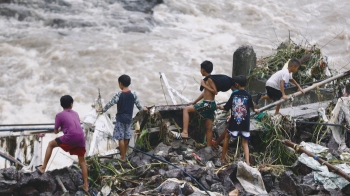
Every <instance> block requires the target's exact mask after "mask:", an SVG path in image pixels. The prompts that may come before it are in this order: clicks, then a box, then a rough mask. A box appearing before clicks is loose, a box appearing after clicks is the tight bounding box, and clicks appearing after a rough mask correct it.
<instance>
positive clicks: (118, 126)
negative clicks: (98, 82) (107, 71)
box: [102, 74, 147, 162]
mask: <svg viewBox="0 0 350 196" xmlns="http://www.w3.org/2000/svg"><path fill="white" fill-rule="evenodd" d="M118 83H119V88H120V89H121V91H119V92H117V93H116V94H115V95H114V96H113V98H112V99H111V100H110V101H109V102H108V103H107V104H106V105H105V106H104V107H103V109H102V112H106V111H107V110H108V109H109V108H110V107H112V106H113V105H114V104H117V108H118V112H117V114H116V123H115V127H114V131H113V137H114V139H116V140H118V141H119V150H120V159H119V160H120V161H122V162H125V161H126V150H127V149H128V145H129V141H130V139H131V137H132V131H131V129H132V114H133V111H134V104H135V105H136V107H137V108H138V109H139V110H142V106H141V104H140V102H139V100H138V98H137V96H136V93H135V92H134V91H131V90H130V89H129V85H130V83H131V79H130V77H129V76H128V75H125V74H124V75H121V76H120V77H119V78H118ZM143 109H144V110H147V108H146V107H144V108H143Z"/></svg>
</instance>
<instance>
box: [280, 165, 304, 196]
mask: <svg viewBox="0 0 350 196" xmlns="http://www.w3.org/2000/svg"><path fill="white" fill-rule="evenodd" d="M279 187H280V189H281V190H283V191H285V192H286V193H288V194H290V195H293V196H298V195H302V190H301V188H300V186H298V183H297V180H296V179H295V175H294V174H293V172H292V171H285V172H283V173H282V175H281V176H280V180H279Z"/></svg>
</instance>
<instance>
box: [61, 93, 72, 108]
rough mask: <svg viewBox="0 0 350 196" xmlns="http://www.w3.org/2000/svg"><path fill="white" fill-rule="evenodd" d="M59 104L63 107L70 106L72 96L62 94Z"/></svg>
mask: <svg viewBox="0 0 350 196" xmlns="http://www.w3.org/2000/svg"><path fill="white" fill-rule="evenodd" d="M60 102H61V106H62V108H64V109H68V108H70V106H71V104H72V103H73V102H74V100H73V98H72V97H71V96H70V95H63V96H62V97H61V99H60Z"/></svg>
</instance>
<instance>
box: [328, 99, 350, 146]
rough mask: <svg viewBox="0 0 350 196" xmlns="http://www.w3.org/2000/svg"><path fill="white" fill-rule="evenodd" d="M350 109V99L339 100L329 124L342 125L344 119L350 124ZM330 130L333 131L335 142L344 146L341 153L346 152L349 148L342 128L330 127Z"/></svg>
mask: <svg viewBox="0 0 350 196" xmlns="http://www.w3.org/2000/svg"><path fill="white" fill-rule="evenodd" d="M349 107H350V98H349V97H341V98H339V99H338V102H337V104H336V105H335V107H334V109H333V111H332V116H331V118H330V120H329V123H332V124H340V123H342V121H343V120H344V119H345V120H346V121H347V122H348V123H349V122H350V112H349ZM328 128H329V129H331V130H332V134H333V137H334V139H335V141H336V142H337V143H338V144H339V145H341V146H342V147H341V148H340V149H339V150H341V151H344V150H346V149H347V147H346V145H345V136H344V133H343V131H342V128H341V127H339V126H328Z"/></svg>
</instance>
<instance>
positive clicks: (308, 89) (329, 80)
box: [250, 71, 350, 116]
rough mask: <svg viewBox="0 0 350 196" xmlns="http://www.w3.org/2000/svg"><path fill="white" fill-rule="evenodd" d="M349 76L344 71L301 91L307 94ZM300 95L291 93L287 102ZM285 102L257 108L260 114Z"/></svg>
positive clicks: (281, 101) (347, 72)
mask: <svg viewBox="0 0 350 196" xmlns="http://www.w3.org/2000/svg"><path fill="white" fill-rule="evenodd" d="M349 74H350V71H346V72H344V73H341V74H338V75H336V76H333V77H330V78H328V79H326V80H323V81H321V82H318V83H314V84H313V85H311V86H309V87H307V88H304V89H303V90H304V92H305V93H306V92H309V91H311V90H313V89H315V88H316V87H319V86H321V85H324V84H327V83H328V82H331V81H333V80H336V79H339V78H341V77H344V76H347V75H349ZM301 94H303V93H302V92H301V91H298V92H295V93H293V94H291V95H289V96H288V100H291V99H293V98H294V97H296V96H299V95H301ZM285 101H286V100H284V99H280V100H278V101H275V102H273V103H271V104H269V105H266V106H264V107H262V108H259V111H260V112H262V111H265V110H268V109H270V108H272V107H274V106H276V105H278V104H281V103H283V102H285ZM255 114H256V113H255V112H251V113H250V115H251V116H254V115H255Z"/></svg>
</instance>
